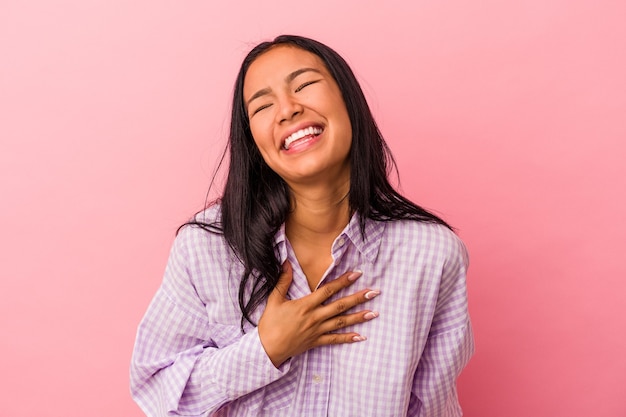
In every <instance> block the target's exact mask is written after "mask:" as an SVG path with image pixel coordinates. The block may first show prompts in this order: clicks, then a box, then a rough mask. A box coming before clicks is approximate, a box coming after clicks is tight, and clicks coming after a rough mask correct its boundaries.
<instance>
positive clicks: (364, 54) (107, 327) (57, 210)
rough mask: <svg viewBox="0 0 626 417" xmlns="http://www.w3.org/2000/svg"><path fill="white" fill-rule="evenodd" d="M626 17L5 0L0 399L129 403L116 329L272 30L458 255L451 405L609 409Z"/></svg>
mask: <svg viewBox="0 0 626 417" xmlns="http://www.w3.org/2000/svg"><path fill="white" fill-rule="evenodd" d="M383 4H384V6H383ZM625 21H626V2H624V1H622V0H615V1H608V0H607V1H601V0H600V1H598V0H595V1H592V0H585V1H572V0H530V1H509V2H502V1H500V0H487V1H481V2H471V1H459V0H443V1H442V0H437V1H435V0H426V1H404V2H397V3H396V2H393V1H386V2H380V3H378V4H377V3H375V2H364V1H361V0H358V1H357V0H347V1H341V2H324V1H321V2H316V3H306V4H304V3H301V2H295V3H294V2H291V1H290V2H287V1H285V2H281V1H273V0H267V1H263V2H255V4H252V2H250V4H249V3H248V2H219V3H218V2H213V1H186V2H174V1H144V0H139V1H133V2H128V1H120V0H115V1H99V2H97V1H84V0H74V1H68V0H65V1H54V2H51V1H43V0H39V1H37V0H35V1H28V0H26V1H11V0H8V1H7V0H4V1H2V3H1V4H0V140H1V142H0V145H1V147H0V196H1V197H0V198H1V199H2V203H1V204H0V231H1V233H2V238H1V240H0V277H1V281H0V285H1V289H0V329H1V331H2V336H1V340H0V410H1V411H0V414H2V415H6V416H13V417H20V416H29V417H30V416H65V417H84V416H92V417H99V416H140V415H141V413H140V411H139V409H138V408H137V407H136V406H135V405H134V403H133V402H132V401H131V399H130V396H129V393H128V362H129V358H130V354H131V349H132V345H133V341H134V334H135V329H136V326H137V323H138V322H139V320H140V318H141V316H142V315H143V312H144V311H145V309H146V307H147V305H148V302H149V300H150V299H151V297H152V295H153V293H154V291H155V290H156V288H157V286H158V285H159V283H160V280H161V276H162V272H163V268H164V265H165V262H166V259H167V254H168V251H169V247H170V244H171V242H172V239H173V237H174V233H175V230H176V228H177V226H178V225H180V224H181V223H182V222H183V221H184V220H185V219H186V218H187V217H188V216H189V215H191V214H192V213H193V212H195V211H196V210H198V209H200V208H201V207H202V205H203V202H204V196H205V191H206V189H207V186H208V184H209V179H210V176H211V173H212V171H213V167H214V165H215V161H216V159H217V158H218V155H219V151H220V150H221V149H222V147H223V145H224V143H225V135H226V131H227V126H228V107H229V101H230V92H231V88H232V84H233V81H234V78H235V73H236V70H237V68H238V65H239V63H240V61H241V59H242V57H243V55H244V53H245V52H246V51H247V50H248V49H249V48H250V47H251V46H252V45H253V44H255V43H257V42H258V41H260V40H264V39H266V38H269V37H273V36H275V35H277V34H280V33H283V32H291V33H299V34H303V35H307V36H311V37H315V38H318V39H319V40H321V41H323V42H326V43H328V44H329V45H331V46H332V47H334V48H335V49H337V50H338V51H339V52H340V53H341V54H343V55H344V56H345V57H346V58H347V60H348V61H349V62H350V63H351V65H352V66H353V67H354V69H355V71H356V73H357V74H358V77H359V79H360V80H361V81H362V84H363V87H364V89H365V91H366V93H367V96H368V99H369V100H370V103H371V106H372V109H373V110H374V112H375V114H376V117H377V120H378V121H379V123H380V126H381V129H382V131H383V133H384V134H385V136H386V138H387V139H388V141H389V143H390V145H391V147H392V149H393V150H394V153H395V155H396V157H397V159H398V163H399V167H400V172H401V177H402V188H403V190H404V192H405V193H406V194H407V195H408V196H410V197H411V198H413V199H415V200H416V201H418V202H419V203H421V204H423V205H424V206H426V207H430V208H434V209H436V210H437V212H438V213H440V214H441V215H443V216H444V217H445V218H446V219H448V220H449V221H450V222H451V223H453V224H454V225H455V226H456V227H457V228H458V230H459V234H460V235H461V237H462V238H463V239H464V240H465V241H466V243H467V245H468V247H469V249H470V253H471V258H472V264H471V271H470V275H469V293H470V310H471V314H472V318H473V323H474V326H475V331H476V343H477V349H478V350H477V353H476V356H475V357H474V359H473V360H472V362H471V364H470V365H469V367H468V368H467V369H466V372H465V373H464V374H463V376H462V377H461V379H460V383H459V389H460V398H461V402H462V404H463V407H464V409H465V412H466V415H467V416H470V417H502V416H506V417H527V416H534V417H544V416H545V417H553V416H594V417H622V416H625V415H626V400H625V398H626V359H625V356H626V303H625V302H624V301H623V299H624V298H625V296H624V293H625V292H626V267H625V265H624V259H626V256H625V254H624V249H625V246H626V245H625V243H626V222H625V221H624V220H623V218H622V217H623V215H624V213H625V212H626V210H625V204H624V203H625V199H626V196H625V191H626V184H625V182H626V163H625V162H626V145H625V142H626V24H625V23H624V22H625ZM363 394H364V395H367V393H363Z"/></svg>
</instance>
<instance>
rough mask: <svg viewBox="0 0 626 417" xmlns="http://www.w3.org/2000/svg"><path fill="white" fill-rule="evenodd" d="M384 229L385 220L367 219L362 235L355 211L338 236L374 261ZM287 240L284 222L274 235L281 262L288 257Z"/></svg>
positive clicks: (370, 260)
mask: <svg viewBox="0 0 626 417" xmlns="http://www.w3.org/2000/svg"><path fill="white" fill-rule="evenodd" d="M384 231H385V222H380V221H376V220H372V219H365V234H363V235H362V234H361V226H360V224H359V215H358V214H357V213H354V214H353V215H352V218H351V219H350V222H349V223H348V225H347V226H346V227H345V228H344V229H343V231H342V232H341V234H340V235H339V236H338V237H337V238H338V239H339V238H344V239H349V240H350V241H351V242H352V244H353V245H354V246H355V247H356V249H357V250H358V251H359V252H361V253H362V254H363V256H365V258H366V259H367V260H368V261H369V262H371V263H374V261H376V257H377V256H378V251H379V249H380V244H381V242H382V239H383V233H384ZM286 240H287V236H286V234H285V224H284V223H283V224H282V225H281V226H280V228H279V229H278V232H276V235H275V236H274V242H275V245H276V246H275V247H276V248H278V252H279V255H280V261H281V262H284V261H285V259H287V250H286V246H285V244H284V242H285V241H286Z"/></svg>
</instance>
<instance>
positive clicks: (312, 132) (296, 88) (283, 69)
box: [243, 45, 352, 185]
mask: <svg viewBox="0 0 626 417" xmlns="http://www.w3.org/2000/svg"><path fill="white" fill-rule="evenodd" d="M243 98H244V103H245V106H246V110H247V112H248V117H249V119H250V130H251V132H252V136H253V137H254V141H255V143H256V145H257V146H258V148H259V151H260V152H261V155H263V159H264V160H265V162H266V163H267V164H268V165H269V167H270V168H272V170H274V172H276V173H277V174H278V175H280V176H281V177H282V178H283V179H284V180H285V181H286V182H287V183H288V184H290V185H296V184H313V183H319V182H320V181H322V182H324V181H326V182H335V181H337V182H342V183H345V182H346V181H348V180H349V178H350V163H349V158H348V155H349V152H350V146H351V143H352V127H351V125H350V118H349V116H348V112H347V110H346V105H345V103H344V101H343V98H342V96H341V91H340V90H339V87H338V86H337V83H336V82H335V80H334V78H333V77H332V76H331V75H330V73H329V72H328V70H327V69H326V66H325V65H324V63H323V62H322V60H321V59H320V58H319V57H318V56H317V55H315V54H312V53H310V52H307V51H305V50H302V49H300V48H297V47H293V46H286V45H280V46H275V47H273V48H272V49H270V50H269V51H267V52H265V53H263V54H262V55H260V56H259V57H258V58H257V59H256V60H255V61H254V62H253V63H252V64H251V65H250V67H249V68H248V72H247V73H246V76H245V79H244V86H243Z"/></svg>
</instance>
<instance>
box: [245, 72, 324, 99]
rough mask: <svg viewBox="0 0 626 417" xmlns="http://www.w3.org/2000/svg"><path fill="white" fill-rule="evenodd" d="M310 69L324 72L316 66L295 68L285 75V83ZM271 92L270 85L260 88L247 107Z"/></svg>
mask: <svg viewBox="0 0 626 417" xmlns="http://www.w3.org/2000/svg"><path fill="white" fill-rule="evenodd" d="M309 71H313V72H317V73H318V74H321V73H322V72H321V71H320V70H318V69H315V68H309V67H306V68H300V69H297V70H295V71H293V72H291V73H289V74H288V75H287V76H286V77H285V83H287V84H289V83H290V82H292V81H293V80H295V79H296V77H298V75H300V74H303V73H305V72H309ZM271 92H272V89H271V88H269V87H268V88H262V89H260V90H259V91H257V92H256V93H254V94H252V97H250V99H248V101H247V102H246V108H248V107H250V103H251V102H252V101H253V100H256V99H257V98H259V97H262V96H264V95H267V94H269V93H271Z"/></svg>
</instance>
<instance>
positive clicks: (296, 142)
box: [287, 135, 317, 149]
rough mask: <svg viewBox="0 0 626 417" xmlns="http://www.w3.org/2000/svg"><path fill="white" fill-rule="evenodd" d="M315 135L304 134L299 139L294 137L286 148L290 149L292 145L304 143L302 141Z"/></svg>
mask: <svg viewBox="0 0 626 417" xmlns="http://www.w3.org/2000/svg"><path fill="white" fill-rule="evenodd" d="M315 136H317V135H306V136H304V137H301V138H300V139H296V140H294V141H293V142H291V143H290V144H289V147H288V148H287V149H291V148H293V147H294V146H298V145H299V144H301V143H304V142H306V141H308V140H309V139H312V138H314V137H315Z"/></svg>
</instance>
